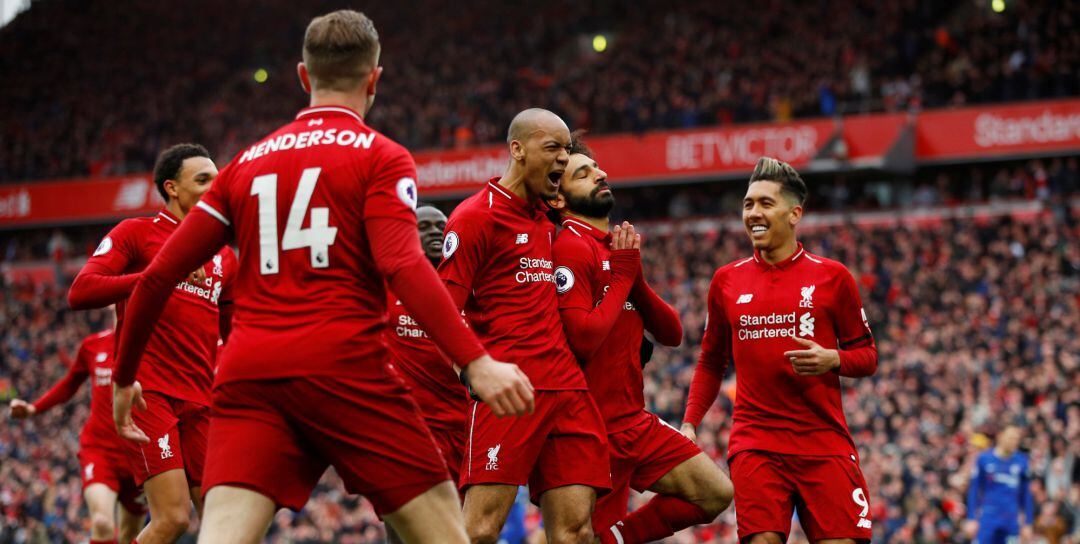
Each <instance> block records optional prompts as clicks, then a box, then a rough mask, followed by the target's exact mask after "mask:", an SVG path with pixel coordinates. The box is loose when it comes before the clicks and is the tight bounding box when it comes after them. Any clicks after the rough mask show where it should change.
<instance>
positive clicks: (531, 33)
mask: <svg viewBox="0 0 1080 544" xmlns="http://www.w3.org/2000/svg"><path fill="white" fill-rule="evenodd" d="M341 7H357V6H355V4H352V3H347V2H344V1H343V0H322V1H320V2H315V3H295V2H286V1H283V0H272V1H268V2H267V1H260V0H238V1H234V2H225V3H222V2H213V1H211V0H193V1H189V2H183V3H180V2H177V1H176V0H170V1H164V2H110V1H107V0H90V1H84V0H54V1H50V2H35V3H33V5H32V7H31V8H30V9H29V10H27V11H26V12H24V13H22V14H20V15H19V16H18V17H16V18H15V19H14V20H13V21H12V22H11V23H9V24H8V25H7V26H5V27H3V28H2V29H0V50H3V51H4V56H3V58H2V59H0V80H2V81H5V82H10V84H5V85H0V103H3V104H4V105H5V108H2V109H0V180H28V179H41V178H58V177H82V176H99V175H107V174H118V173H128V172H136V171H139V172H142V171H147V170H149V169H150V167H151V165H152V164H153V160H154V157H155V154H156V153H157V151H158V150H160V149H161V148H162V147H164V146H165V145H168V144H171V143H176V142H181V141H198V142H201V143H203V144H205V145H206V146H207V147H208V148H209V149H210V150H211V151H212V152H213V153H214V154H215V156H216V158H217V159H218V161H219V164H224V163H225V162H226V161H227V160H228V159H229V158H231V157H232V156H233V155H234V154H235V153H237V152H238V151H239V149H240V146H241V145H245V144H247V143H250V142H252V141H254V140H256V139H258V138H260V137H261V136H263V135H265V134H266V133H268V132H269V131H271V130H272V129H274V128H276V127H277V125H278V124H279V123H280V122H281V120H282V119H286V118H288V117H289V116H291V115H293V114H294V113H295V111H296V110H297V109H299V108H300V107H302V106H304V105H306V97H305V96H304V94H303V93H302V92H301V90H300V88H299V86H298V85H297V83H296V75H295V63H296V62H297V60H298V58H299V44H300V43H301V40H302V36H303V32H304V28H305V25H306V24H307V22H308V21H309V20H310V18H311V17H312V16H314V15H316V14H320V13H325V12H327V11H329V10H332V9H337V8H341ZM1006 7H1007V9H1006V10H1005V12H1004V13H993V12H992V11H991V10H990V9H988V8H989V6H988V5H987V3H986V2H944V1H938V0H915V1H907V2H876V1H873V0H829V1H825V2H783V1H781V0H765V1H763V2H697V1H694V0H642V1H640V2H635V3H634V7H633V9H626V8H625V6H624V5H623V4H622V3H620V2H614V1H610V0H602V1H599V2H585V3H582V2H571V1H569V0H556V1H555V2H537V1H534V0H529V1H525V2H512V3H506V2H498V1H496V0H473V1H471V2H469V9H468V15H467V16H465V15H463V13H464V12H462V11H461V10H462V6H461V5H460V4H458V3H452V2H439V1H436V0H405V1H404V2H381V3H380V2H372V3H367V4H366V5H362V6H359V8H360V9H363V10H364V11H365V12H367V13H368V14H369V15H370V16H371V17H372V19H373V20H374V21H375V23H376V25H377V26H378V29H379V31H380V35H381V40H382V43H383V51H382V63H383V65H384V66H386V68H387V69H386V73H385V75H384V77H383V78H382V79H381V80H380V85H379V93H380V94H379V99H378V100H377V102H378V104H377V106H376V107H375V109H374V110H373V111H372V114H371V119H370V120H371V124H372V126H374V127H377V128H378V129H379V130H381V131H383V132H385V133H386V134H387V135H389V136H391V137H393V138H395V139H396V140H398V141H400V142H401V143H403V144H405V145H406V146H407V147H409V148H411V149H423V148H451V147H461V146H465V145H473V144H483V143H492V142H497V141H499V140H501V139H502V138H503V135H504V133H505V127H506V123H507V121H508V120H509V119H510V118H511V117H512V116H513V114H514V113H515V112H517V111H518V110H520V109H522V108H524V107H528V106H544V107H548V108H550V109H552V110H554V111H557V112H559V113H560V114H562V115H563V116H565V118H566V120H567V122H568V123H569V124H570V126H572V127H574V128H588V129H590V131H591V132H593V133H607V132H628V131H642V130H649V129H657V128H683V127H693V126H709V125H717V124H728V123H741V122H751V121H765V120H775V121H782V120H787V119H789V118H798V117H807V116H819V115H834V114H850V113H859V112H867V111H881V110H888V111H902V110H905V109H918V108H921V107H940V106H949V105H963V104H973V103H985V102H1000V101H1011V100H1029V99H1039V98H1055V97H1064V96H1077V95H1080V33H1077V32H1075V28H1076V26H1077V24H1080V21H1077V14H1078V13H1080V6H1078V2H1077V0H1057V1H1055V0H1031V1H1026V2H1008V3H1007V6H1006ZM196 17H197V18H200V19H205V21H207V23H206V24H205V25H202V26H197V27H192V26H191V22H192V20H193V18H196ZM57 21H63V24H56V22H57ZM522 21H528V24H519V23H520V22H522ZM868 29H869V30H868ZM597 34H600V35H604V36H605V37H606V43H607V47H606V49H604V50H603V51H602V52H598V51H596V50H595V49H594V48H593V39H592V38H593V36H595V35H597ZM260 68H261V69H265V70H266V73H267V75H268V79H266V80H265V81H264V82H262V83H259V82H256V80H255V79H254V77H253V75H254V73H255V71H256V69H260Z"/></svg>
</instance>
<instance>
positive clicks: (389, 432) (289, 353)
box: [114, 10, 533, 544]
mask: <svg viewBox="0 0 1080 544" xmlns="http://www.w3.org/2000/svg"><path fill="white" fill-rule="evenodd" d="M297 72H298V75H299V77H300V82H301V84H302V86H303V88H304V90H305V91H308V92H310V94H311V102H310V104H311V107H309V108H306V109H304V110H302V111H300V113H299V114H298V115H297V116H296V118H295V119H294V120H292V121H290V122H289V123H287V124H285V125H284V126H282V127H281V128H279V129H278V130H276V131H275V132H273V133H272V134H270V135H269V136H267V137H265V138H263V139H262V140H260V141H258V142H256V143H254V144H252V145H251V146H249V147H248V148H247V149H246V150H245V151H243V152H242V153H241V154H240V155H239V156H238V157H237V158H236V159H234V160H233V162H232V163H230V164H229V165H228V166H227V167H226V168H225V169H224V170H223V171H222V173H221V176H220V177H219V178H218V180H217V182H215V184H214V188H213V189H212V190H211V191H210V192H209V193H208V194H206V195H205V196H204V197H203V199H202V200H201V201H200V202H199V205H198V208H197V209H196V210H195V211H194V212H193V213H192V214H191V216H190V217H188V218H187V219H186V220H185V221H184V223H183V225H181V227H180V229H179V230H178V231H177V232H176V234H175V235H174V236H173V237H172V238H171V239H170V240H169V242H168V243H167V244H166V245H165V247H164V248H163V249H162V251H161V252H160V253H159V254H158V256H157V258H156V259H155V260H154V262H153V263H151V265H150V266H149V267H148V268H147V269H146V271H145V272H144V273H143V279H142V280H141V281H140V282H139V285H138V287H137V288H136V290H135V292H134V293H133V294H132V297H131V304H130V312H131V316H132V318H131V322H130V323H129V324H127V325H126V326H125V327H123V328H122V329H121V335H120V336H121V338H120V343H119V352H118V354H117V365H116V373H115V375H114V381H115V382H116V385H117V390H116V395H115V399H114V404H115V405H116V422H117V426H118V430H119V431H120V433H121V435H122V436H138V435H139V434H140V433H139V430H138V428H137V426H136V425H134V424H133V423H132V421H131V419H130V416H129V412H130V407H131V405H132V403H133V402H135V400H136V399H137V398H138V391H137V389H136V388H134V387H132V382H133V379H134V374H135V371H136V369H137V368H138V367H139V361H140V355H141V353H142V352H143V349H144V346H146V342H147V338H148V337H149V334H150V329H151V327H153V326H154V324H155V323H156V322H157V321H158V313H159V308H160V304H161V301H162V300H163V299H164V298H165V297H167V295H168V292H169V289H170V286H171V285H173V284H174V283H175V282H176V280H177V279H179V278H182V277H183V275H184V270H186V269H188V268H189V267H190V266H193V265H194V264H196V263H199V262H202V261H203V260H204V259H206V258H208V257H209V256H210V255H212V254H213V252H214V251H215V250H216V248H217V247H219V246H221V245H222V244H224V243H225V242H226V241H227V240H230V239H232V240H235V242H236V243H237V245H238V247H239V251H240V256H241V261H240V272H239V277H238V279H237V297H236V307H237V311H236V323H235V327H234V330H233V333H232V335H231V337H230V339H229V342H228V343H226V345H225V348H224V350H223V351H222V353H221V358H220V360H219V364H218V374H217V378H216V382H215V387H214V396H213V407H214V412H213V414H214V415H213V423H212V425H211V428H210V437H209V448H208V451H207V456H206V475H205V478H204V482H205V487H206V489H207V491H206V513H205V516H204V520H203V524H202V527H201V530H200V534H199V541H200V542H202V543H204V544H205V543H217V542H258V541H260V540H261V539H262V536H263V535H264V534H265V532H266V529H267V527H268V526H269V523H270V521H271V519H272V517H273V515H274V512H275V510H276V508H277V507H279V506H285V507H289V508H292V509H294V510H299V509H300V508H301V507H303V505H304V503H306V502H307V499H308V496H309V495H310V493H311V490H312V488H314V486H315V484H316V483H317V482H318V480H319V477H320V475H322V473H323V472H324V471H325V470H326V468H327V467H328V466H331V465H332V466H334V467H335V469H336V470H337V473H338V474H339V475H340V476H341V478H342V479H343V480H344V482H345V485H346V489H348V490H349V491H350V492H354V493H361V494H363V495H365V496H366V497H367V498H368V499H369V500H370V501H371V503H372V504H373V505H374V506H375V509H376V512H378V513H379V514H380V515H381V516H382V517H383V518H384V519H385V520H386V521H387V522H389V523H390V524H391V526H392V527H393V529H394V530H395V531H396V532H397V534H398V535H399V536H401V537H402V538H403V539H404V540H405V541H406V542H448V543H454V544H461V543H464V542H466V541H467V537H466V535H465V530H464V525H463V522H462V518H461V509H460V503H459V502H458V496H457V493H456V491H455V489H454V486H453V484H452V483H451V482H450V477H449V474H448V472H447V469H446V465H445V463H444V462H443V460H442V458H441V456H440V455H439V453H438V449H437V447H436V445H435V442H434V440H433V439H432V436H431V433H430V431H429V430H428V428H427V426H426V425H425V424H424V422H423V419H422V417H421V415H420V412H419V409H418V408H417V406H416V403H415V402H414V401H413V400H412V397H411V396H409V395H408V390H407V389H406V386H405V385H404V383H403V382H402V381H401V380H400V379H398V378H397V376H396V373H395V372H394V371H393V370H392V369H391V367H390V365H389V364H388V363H389V362H390V361H389V359H390V355H389V352H388V351H387V349H386V346H385V344H384V342H383V334H384V330H385V327H386V300H387V295H386V287H385V286H386V285H389V286H390V288H391V289H393V292H394V293H396V294H397V295H398V296H399V297H400V298H401V301H402V303H403V304H404V306H405V309H406V310H408V311H409V315H411V316H412V318H413V319H415V320H416V321H417V323H418V324H419V325H420V327H421V328H422V329H423V330H424V331H426V332H427V334H428V335H430V337H431V339H432V340H433V341H434V343H435V345H437V346H438V347H439V348H440V349H441V350H442V351H443V352H444V353H446V354H447V355H448V357H449V358H450V360H451V361H452V362H453V363H454V364H456V365H458V366H460V367H462V368H463V370H462V372H463V373H465V375H466V377H467V378H468V379H469V381H470V382H471V383H472V385H473V387H474V389H475V392H476V393H477V394H478V395H479V396H480V397H481V398H483V399H484V401H485V402H486V406H489V407H490V408H491V410H492V411H494V412H495V413H497V414H498V415H500V416H502V415H517V414H523V413H527V412H529V411H531V409H532V400H533V397H532V391H531V388H530V385H529V382H528V379H527V378H526V377H525V375H524V374H522V373H521V371H520V370H518V368H517V367H516V366H514V365H512V364H507V363H501V362H498V361H495V360H494V359H492V358H491V357H490V356H488V355H487V354H486V352H485V351H484V349H483V347H482V346H481V345H480V343H479V341H478V340H477V339H476V336H474V335H473V334H472V333H471V332H470V331H469V330H468V329H467V328H466V327H465V325H464V323H463V322H462V320H461V316H460V314H459V313H458V311H457V309H456V308H455V307H454V304H453V301H452V300H451V299H450V296H449V295H448V294H447V292H446V289H445V288H444V287H443V286H442V285H441V283H440V282H439V278H438V276H437V275H436V274H435V270H434V269H433V268H432V266H431V264H430V263H429V262H428V261H427V260H426V258H425V257H424V253H423V251H422V250H421V248H420V244H419V240H418V238H417V235H416V226H417V223H416V215H415V212H414V207H415V205H416V198H417V195H416V166H415V165H414V163H413V160H412V157H411V156H410V155H409V153H408V151H406V150H405V148H403V147H401V146H400V145H398V144H397V143H395V142H393V141H391V140H390V139H388V138H386V137H385V136H383V135H382V134H380V133H378V132H376V131H375V130H373V129H371V128H370V127H368V126H367V125H366V124H365V123H364V120H363V116H364V115H365V114H366V113H367V112H368V111H369V109H370V108H371V106H372V103H373V100H374V98H375V88H376V84H377V83H378V80H379V76H380V75H381V74H382V67H380V66H379V38H378V34H377V33H376V31H375V26H374V24H373V23H372V22H371V20H370V19H368V18H367V17H366V16H364V15H363V14H361V13H358V12H355V11H350V10H342V11H336V12H333V13H330V14H328V15H324V16H321V17H316V18H315V19H314V20H312V21H311V23H310V24H309V25H308V28H307V31H306V32H305V35H304V45H303V62H301V63H300V64H299V65H298V67H297ZM135 423H138V422H135Z"/></svg>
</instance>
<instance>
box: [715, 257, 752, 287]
mask: <svg viewBox="0 0 1080 544" xmlns="http://www.w3.org/2000/svg"><path fill="white" fill-rule="evenodd" d="M753 265H754V256H753V255H751V256H749V257H742V258H740V259H735V260H734V261H731V262H729V263H727V264H725V265H724V266H721V267H720V268H717V269H716V272H715V273H713V281H716V280H718V279H722V278H725V277H727V276H730V275H732V274H736V273H739V272H750V271H752V270H753Z"/></svg>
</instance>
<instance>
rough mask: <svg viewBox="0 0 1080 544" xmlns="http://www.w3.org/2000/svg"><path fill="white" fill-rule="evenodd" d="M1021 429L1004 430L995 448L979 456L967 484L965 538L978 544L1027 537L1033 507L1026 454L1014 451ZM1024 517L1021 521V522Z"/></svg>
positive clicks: (1000, 543) (1001, 543) (1010, 542)
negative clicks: (972, 538) (971, 538)
mask: <svg viewBox="0 0 1080 544" xmlns="http://www.w3.org/2000/svg"><path fill="white" fill-rule="evenodd" d="M1019 446H1020V428H1019V427H1016V426H1014V425H1010V426H1008V427H1005V429H1003V430H1002V431H1001V432H1000V433H999V434H998V437H997V445H996V446H995V447H994V448H993V449H990V450H987V451H985V452H983V453H982V454H980V455H979V458H978V459H977V460H976V461H975V469H974V470H973V471H972V474H971V483H970V484H969V485H968V501H967V519H968V521H967V524H966V529H967V533H968V536H975V542H976V543H977V544H1013V543H1015V542H1017V541H1018V537H1019V536H1020V533H1021V529H1022V530H1023V533H1024V535H1025V540H1027V539H1028V538H1029V537H1030V534H1031V524H1032V522H1033V521H1034V517H1035V512H1034V510H1035V507H1034V504H1033V502H1032V499H1031V477H1030V472H1029V469H1028V458H1027V455H1024V454H1023V453H1021V452H1019V451H1017V449H1018V448H1019ZM1021 514H1023V516H1024V522H1021V521H1020V516H1021Z"/></svg>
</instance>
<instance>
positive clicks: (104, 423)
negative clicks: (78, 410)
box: [11, 329, 146, 544]
mask: <svg viewBox="0 0 1080 544" xmlns="http://www.w3.org/2000/svg"><path fill="white" fill-rule="evenodd" d="M115 344H116V337H115V336H114V335H113V330H112V329H108V330H105V331H102V332H99V333H96V334H91V335H90V336H87V337H86V338H84V339H83V341H82V344H81V345H80V346H79V353H78V355H76V357H75V361H73V362H72V363H71V365H70V368H68V372H67V374H66V375H65V376H64V377H63V378H62V379H61V380H60V381H59V382H57V383H56V385H54V386H53V387H52V389H49V391H48V392H46V393H45V394H44V395H42V396H41V398H39V399H38V400H36V401H34V402H33V403H32V404H28V403H27V402H25V401H22V400H19V399H14V400H12V401H11V417H12V418H14V419H24V418H28V417H31V416H34V415H37V414H40V413H42V412H44V411H46V410H48V409H50V408H52V407H53V406H57V405H59V404H63V403H65V402H67V401H69V400H71V398H72V397H74V396H75V393H78V392H79V388H80V387H82V384H83V382H84V381H86V379H87V378H90V415H89V417H87V418H86V424H85V425H83V429H82V432H81V433H79V466H81V467H82V478H83V498H85V499H86V509H87V510H88V511H89V512H90V542H91V544H95V543H98V544H106V543H113V544H115V543H117V542H119V543H120V544H127V543H128V542H131V540H132V539H133V538H135V535H137V534H138V533H139V529H142V521H143V517H145V516H146V507H144V506H143V505H142V504H141V503H140V502H139V498H140V497H139V496H140V495H141V493H142V492H141V491H140V490H139V486H138V485H137V484H136V483H135V477H134V476H132V474H131V470H130V469H129V468H128V462H127V459H126V458H125V456H124V449H123V444H121V443H120V437H118V436H116V427H114V426H113V423H112V371H113V349H114V348H115ZM117 504H119V505H120V509H119V511H117V508H116V505H117ZM117 514H118V515H117ZM114 518H118V519H117V522H115V523H114V521H113V520H114ZM117 529H119V530H117Z"/></svg>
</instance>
